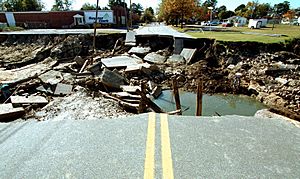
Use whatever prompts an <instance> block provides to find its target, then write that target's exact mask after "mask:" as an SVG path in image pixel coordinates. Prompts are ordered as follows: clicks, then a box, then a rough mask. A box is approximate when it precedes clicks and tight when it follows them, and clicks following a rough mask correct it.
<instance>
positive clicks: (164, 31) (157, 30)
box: [135, 23, 193, 38]
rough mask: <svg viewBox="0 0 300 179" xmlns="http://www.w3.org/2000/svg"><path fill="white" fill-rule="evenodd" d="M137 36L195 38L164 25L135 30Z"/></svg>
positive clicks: (150, 25)
mask: <svg viewBox="0 0 300 179" xmlns="http://www.w3.org/2000/svg"><path fill="white" fill-rule="evenodd" d="M135 31H136V33H137V35H166V36H174V37H177V38H193V37H192V36H190V35H188V34H185V33H180V32H178V31H177V30H175V29H173V28H172V27H170V26H166V25H164V24H158V23H153V24H149V25H146V26H144V27H141V28H139V29H137V30H135Z"/></svg>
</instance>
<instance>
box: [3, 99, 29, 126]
mask: <svg viewBox="0 0 300 179" xmlns="http://www.w3.org/2000/svg"><path fill="white" fill-rule="evenodd" d="M24 114H25V110H24V108H23V107H18V108H14V107H13V105H12V104H11V103H8V104H0V122H10V121H13V120H16V119H18V118H21V117H23V116H24Z"/></svg>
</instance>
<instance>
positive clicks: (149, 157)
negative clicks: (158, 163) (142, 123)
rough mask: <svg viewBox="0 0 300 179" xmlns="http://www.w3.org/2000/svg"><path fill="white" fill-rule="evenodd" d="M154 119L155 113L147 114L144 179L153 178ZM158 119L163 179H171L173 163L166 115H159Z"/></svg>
mask: <svg viewBox="0 0 300 179" xmlns="http://www.w3.org/2000/svg"><path fill="white" fill-rule="evenodd" d="M155 119H156V116H155V113H149V121H148V131H147V143H146V157H145V166H144V179H153V178H154V177H155V174H154V171H155V123H156V122H155ZM160 119H161V121H160V130H161V155H162V169H163V178H164V179H173V178H174V174H173V161H172V152H171V143H170V136H169V124H168V115H167V114H160Z"/></svg>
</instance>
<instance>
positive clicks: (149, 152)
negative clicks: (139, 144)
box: [144, 113, 155, 179]
mask: <svg viewBox="0 0 300 179" xmlns="http://www.w3.org/2000/svg"><path fill="white" fill-rule="evenodd" d="M154 152H155V113H149V121H148V131H147V144H146V158H145V165H144V179H153V178H154Z"/></svg>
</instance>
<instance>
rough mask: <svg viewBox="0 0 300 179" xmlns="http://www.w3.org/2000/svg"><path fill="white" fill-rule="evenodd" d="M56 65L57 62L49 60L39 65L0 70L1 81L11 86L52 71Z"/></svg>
mask: <svg viewBox="0 0 300 179" xmlns="http://www.w3.org/2000/svg"><path fill="white" fill-rule="evenodd" d="M56 63H57V61H54V60H53V59H51V58H47V59H45V60H44V61H43V62H40V63H37V64H30V65H27V66H24V67H21V68H17V69H11V70H0V81H2V83H7V84H11V83H15V82H17V81H22V80H24V79H27V78H32V77H35V76H37V75H40V74H42V73H44V72H46V71H47V70H48V69H51V68H52V67H53V66H54V65H55V64H56Z"/></svg>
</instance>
